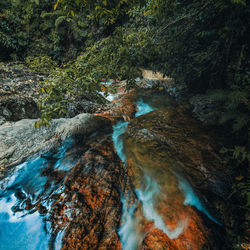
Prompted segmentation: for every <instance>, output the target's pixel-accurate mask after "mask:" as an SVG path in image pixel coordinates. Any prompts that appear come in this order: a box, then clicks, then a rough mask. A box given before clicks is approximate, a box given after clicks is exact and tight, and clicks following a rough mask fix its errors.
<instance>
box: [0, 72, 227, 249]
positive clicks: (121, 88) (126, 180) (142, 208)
mask: <svg viewBox="0 0 250 250" xmlns="http://www.w3.org/2000/svg"><path fill="white" fill-rule="evenodd" d="M144 77H148V78H144V79H142V80H139V79H138V81H137V90H135V89H132V90H130V91H126V90H125V82H120V83H118V84H117V85H116V88H117V89H118V92H117V93H110V94H109V96H108V97H106V98H107V99H108V100H110V103H109V104H107V105H105V107H104V106H102V107H101V106H99V108H97V109H93V110H92V111H94V110H95V115H93V114H79V115H77V116H75V117H73V118H61V119H55V120H52V121H51V125H50V126H49V127H45V128H39V129H36V128H35V127H34V123H35V121H37V120H34V119H22V120H19V121H16V122H10V121H8V122H6V121H5V122H4V124H2V125H1V126H0V152H1V154H0V162H1V177H0V178H3V181H2V183H1V188H2V189H3V191H2V197H5V196H6V197H7V198H6V201H4V202H5V203H6V204H8V201H11V202H13V203H15V202H14V201H15V199H16V200H17V202H16V203H15V204H14V205H13V207H12V211H14V212H15V213H19V212H20V213H22V214H26V215H27V213H28V214H33V213H35V212H38V214H37V216H38V218H40V217H41V218H43V220H45V221H46V222H49V223H50V227H49V230H48V231H49V237H50V239H49V240H47V238H46V239H44V242H47V243H46V244H49V246H50V248H53V247H54V246H55V245H56V244H58V242H60V246H61V248H62V249H69V248H70V249H72V248H74V249H88V248H91V249H121V248H122V247H123V249H125V246H133V247H135V246H136V247H139V248H140V249H197V250H198V249H207V248H210V249H228V248H227V245H226V243H225V242H226V241H227V239H225V237H224V229H223V227H222V226H221V225H222V224H223V218H222V216H221V214H220V211H219V210H218V209H217V207H218V206H220V205H221V204H223V202H224V200H225V198H226V197H227V196H228V193H229V190H230V185H231V183H230V178H228V177H229V176H230V168H228V166H227V163H226V162H225V161H224V160H223V159H221V158H220V155H219V153H218V151H219V145H218V143H217V140H216V136H214V135H213V134H212V133H210V132H208V130H207V129H206V128H205V127H203V125H202V124H201V122H199V121H197V119H195V118H193V117H192V116H191V112H190V110H191V106H190V104H188V102H187V100H185V98H184V97H183V95H185V94H184V93H185V87H178V88H175V87H174V82H173V80H172V79H169V78H163V77H161V76H159V75H157V77H156V76H155V75H154V74H152V72H147V74H146V75H144ZM155 77H156V78H155ZM16 85H18V84H16ZM5 86H6V85H5ZM105 88H107V85H105V84H104V85H103V89H104V90H105ZM6 89H7V88H6ZM178 91H181V93H180V92H178ZM35 92H36V91H35ZM38 92H39V91H38ZM11 93H12V94H13V93H14V92H10V93H9V94H6V96H7V98H10V96H11V95H12V94H11ZM33 93H34V92H33ZM167 93H168V94H167ZM169 94H171V95H172V97H173V98H171V97H170V96H169ZM37 100H38V99H36V101H37ZM176 100H178V101H176ZM184 100H185V101H184ZM36 101H35V102H36ZM144 101H145V102H147V103H149V104H150V105H151V106H152V107H150V106H149V105H148V106H147V105H145V103H144ZM93 103H94V102H93ZM81 105H85V104H84V101H83V102H82V103H81ZM96 105H99V104H96ZM144 109H145V110H144ZM152 110H155V111H152ZM92 111H91V112H92ZM150 111H152V112H150ZM78 112H81V109H77V111H76V113H78ZM147 112H149V113H148V114H145V115H143V114H144V113H147ZM14 113H15V112H14ZM73 113H74V112H73ZM25 114H27V112H25ZM135 116H136V117H137V118H134V117H135ZM19 118H20V117H19ZM19 118H18V119H19ZM4 119H6V120H7V118H6V117H5V118H4ZM8 119H14V118H8ZM118 120H122V121H126V122H124V123H123V125H125V126H124V127H122V126H121V127H119V126H113V130H121V131H116V133H118V135H120V134H122V133H124V132H125V131H126V133H125V134H124V135H123V136H121V137H118V138H117V142H115V141H114V138H113V141H112V137H111V134H112V126H111V124H112V123H113V124H116V122H117V121H118ZM128 123H129V125H128ZM118 125H119V124H118ZM127 126H128V128H127ZM126 128H127V130H126ZM67 139H72V140H73V143H68V141H67ZM122 141H124V145H123V144H122ZM65 145H66V146H65ZM57 151H58V152H57ZM2 152H3V153H2ZM123 153H125V155H124V156H122V157H121V154H123ZM118 155H119V156H120V158H119V157H118ZM24 161H25V162H24ZM22 162H24V163H23V164H21V165H19V166H17V168H15V167H13V168H11V171H7V172H6V169H8V168H9V167H12V166H15V165H17V164H20V163H22ZM32 167H33V168H34V169H33V171H34V173H33V171H31V172H30V168H32ZM19 169H21V170H20V171H19ZM34 176H35V177H36V180H35V181H34ZM5 177H6V178H5ZM6 190H7V191H6ZM8 197H9V198H8ZM10 197H12V198H10ZM13 197H16V198H13ZM0 201H1V200H0ZM13 209H14V210H13ZM9 213H10V216H12V214H11V212H9ZM41 230H42V229H41ZM45 234H46V233H45ZM58 238H59V239H58ZM131 238H132V239H133V240H134V241H135V242H132V243H131V245H129V244H130V243H129V242H130V241H131ZM124 239H125V240H124ZM133 240H132V241H133ZM126 242H127V243H126ZM124 244H125V245H124ZM127 244H128V245H127ZM130 249H132V248H130Z"/></svg>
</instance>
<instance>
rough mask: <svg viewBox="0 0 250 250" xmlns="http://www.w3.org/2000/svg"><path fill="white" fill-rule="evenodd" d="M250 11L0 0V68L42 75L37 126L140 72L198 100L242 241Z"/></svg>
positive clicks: (232, 226) (214, 3) (234, 236)
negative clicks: (223, 168)
mask: <svg viewBox="0 0 250 250" xmlns="http://www.w3.org/2000/svg"><path fill="white" fill-rule="evenodd" d="M249 16H250V5H249V3H247V1H246V0H202V1H198V0H194V1H190V0H183V1H177V0H57V1H50V0H43V1H39V0H24V1H21V0H0V62H3V63H6V62H10V61H15V62H21V63H24V64H26V65H28V66H29V67H30V68H31V69H32V70H34V71H35V72H37V73H43V74H45V75H49V80H48V81H46V82H44V83H43V86H42V92H43V99H42V100H41V103H40V109H41V119H40V121H39V122H38V123H37V125H38V126H40V125H46V124H48V123H49V121H50V120H51V119H52V118H55V117H61V116H63V114H64V113H65V112H66V111H65V107H66V104H67V102H70V101H73V100H74V98H75V96H76V95H90V96H91V98H95V99H97V100H99V99H100V101H102V99H101V98H100V96H99V95H98V91H99V90H100V89H101V85H100V82H102V81H104V80H107V81H108V80H109V79H115V80H127V88H128V89H129V88H131V87H133V86H134V85H135V79H136V78H137V77H141V70H140V69H141V68H146V69H151V70H153V71H155V72H161V73H162V74H163V75H164V76H168V77H171V78H173V79H174V80H175V83H176V85H178V84H181V83H183V82H185V84H187V86H188V91H187V94H188V95H189V96H192V95H195V94H206V95H207V96H208V98H209V100H210V102H211V103H213V104H214V107H215V109H216V110H215V111H216V112H217V115H216V116H214V117H213V119H211V121H210V123H209V126H210V128H211V129H213V130H214V131H215V132H216V133H217V134H218V135H219V137H220V139H221V141H222V144H223V147H222V148H221V155H222V156H223V157H225V159H227V160H228V162H230V165H231V166H232V167H233V175H232V176H233V178H234V179H235V180H234V185H233V190H232V193H231V195H230V196H229V197H228V200H227V202H228V214H226V215H225V216H226V217H227V219H226V221H227V222H228V225H226V230H227V234H228V235H229V237H230V238H231V241H232V245H234V246H235V248H236V249H237V247H236V246H237V243H238V242H240V241H242V240H243V239H244V238H245V237H246V232H247V228H248V227H249V225H248V223H247V218H248V217H247V216H248V212H249V204H250V203H249V202H250V200H249V197H250V193H249V177H248V173H249V169H248V167H249V161H250V152H249V146H250V141H249V136H250V128H249V123H250V118H249V114H250V61H249V55H250V53H249V52H250V36H249V30H250V20H249Z"/></svg>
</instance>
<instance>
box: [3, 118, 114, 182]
mask: <svg viewBox="0 0 250 250" xmlns="http://www.w3.org/2000/svg"><path fill="white" fill-rule="evenodd" d="M36 121H37V120H31V119H23V120H21V121H18V122H15V123H14V122H7V123H4V124H3V125H1V126H0V166H1V172H0V178H2V177H3V173H4V170H5V169H6V168H7V167H10V166H14V165H17V164H19V163H21V162H22V161H24V160H25V159H27V158H28V157H31V156H33V155H35V154H37V153H38V152H39V153H40V154H41V152H45V151H48V150H49V149H51V148H53V147H55V146H58V145H59V144H60V142H62V141H63V140H65V139H66V138H69V137H74V136H75V137H81V136H86V135H89V134H91V133H93V132H94V131H96V130H98V129H99V128H102V127H105V126H110V122H109V121H108V120H107V119H105V118H102V117H97V116H94V115H91V114H80V115H78V116H76V117H74V118H61V119H55V120H52V121H51V125H50V126H49V127H42V128H38V129H36V128H35V127H34V123H35V122H36ZM2 169H3V171H2Z"/></svg>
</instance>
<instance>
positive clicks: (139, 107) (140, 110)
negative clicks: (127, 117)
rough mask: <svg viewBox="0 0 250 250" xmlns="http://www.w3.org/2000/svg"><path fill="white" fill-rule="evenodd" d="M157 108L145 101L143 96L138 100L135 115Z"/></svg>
mask: <svg viewBox="0 0 250 250" xmlns="http://www.w3.org/2000/svg"><path fill="white" fill-rule="evenodd" d="M153 110H155V109H154V108H153V107H151V106H150V105H149V104H147V103H145V102H144V101H143V100H142V98H140V99H139V101H138V102H137V112H136V114H135V117H138V116H141V115H144V114H147V113H149V112H151V111H153Z"/></svg>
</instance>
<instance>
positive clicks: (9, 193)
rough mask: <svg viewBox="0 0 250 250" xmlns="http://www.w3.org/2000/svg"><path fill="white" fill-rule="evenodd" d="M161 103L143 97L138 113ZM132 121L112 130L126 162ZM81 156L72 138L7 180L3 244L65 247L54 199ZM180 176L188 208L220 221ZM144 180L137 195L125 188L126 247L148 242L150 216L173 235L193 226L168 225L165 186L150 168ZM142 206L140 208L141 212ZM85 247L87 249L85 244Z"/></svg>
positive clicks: (21, 248) (122, 231) (0, 206)
mask: <svg viewBox="0 0 250 250" xmlns="http://www.w3.org/2000/svg"><path fill="white" fill-rule="evenodd" d="M152 103H153V102H152ZM157 108H158V107H157V105H156V106H155V107H153V106H151V105H149V104H147V103H146V102H145V101H144V99H143V98H139V100H138V101H137V112H136V114H135V116H136V117H139V116H142V115H144V114H146V113H149V112H151V111H153V110H155V109H157ZM128 125H129V122H124V121H120V122H118V123H117V124H116V125H114V126H113V134H112V140H113V144H114V147H115V150H116V152H117V154H118V156H119V158H120V159H121V161H122V162H123V163H124V165H125V166H126V164H127V159H126V155H125V154H124V143H123V140H122V135H123V134H124V133H125V132H126V130H127V127H128ZM80 155H81V147H79V146H77V145H75V144H74V141H73V140H67V141H65V142H64V143H63V145H62V146H61V147H60V148H58V149H57V150H54V151H53V152H50V153H47V154H44V155H40V156H36V157H34V158H32V159H29V160H28V161H26V162H24V163H22V164H20V165H18V166H16V167H15V169H14V171H12V172H11V173H10V174H9V176H7V177H6V178H4V179H3V180H1V182H0V249H5V250H8V249H16V250H26V249H37V250H38V249H41V250H42V249H43V250H44V249H61V247H62V241H63V237H64V230H63V227H62V228H60V227H59V228H58V229H57V230H55V229H54V228H52V224H51V213H50V212H51V211H52V206H54V205H52V200H51V199H50V198H51V197H52V196H53V197H56V195H57V194H60V193H61V192H62V189H63V181H64V180H65V178H66V176H67V173H69V172H70V171H71V169H72V168H73V166H74V165H75V164H76V163H77V161H78V158H79V157H80ZM176 178H177V180H178V188H179V192H180V193H181V194H182V195H183V196H184V201H183V202H182V203H183V207H184V208H185V207H190V206H191V207H195V209H196V210H198V211H200V212H202V213H203V214H205V216H206V217H207V218H208V219H209V220H212V221H215V220H214V219H213V217H212V216H211V215H210V214H209V213H208V211H207V210H206V208H205V207H204V206H203V205H202V203H201V201H200V200H199V198H198V197H197V196H196V194H195V192H194V191H193V189H192V188H191V185H189V183H188V182H187V180H185V179H184V178H183V177H180V176H178V175H176ZM141 179H142V183H143V184H142V185H137V186H135V190H133V195H134V196H135V197H136V199H134V198H131V197H130V194H131V192H125V193H121V204H122V209H121V210H122V213H121V220H120V226H119V227H118V228H117V233H118V235H119V238H120V241H121V246H122V249H124V250H133V249H138V248H139V247H140V245H141V244H142V241H143V240H144V238H145V230H144V231H143V230H141V229H140V227H141V224H142V221H143V220H144V224H145V223H146V222H145V221H147V222H148V221H150V223H151V227H152V224H153V225H154V226H153V227H154V228H157V229H158V230H161V231H162V232H163V233H164V234H165V235H167V237H168V238H169V239H177V238H178V237H179V235H180V234H181V233H182V232H183V230H185V227H187V225H188V219H187V220H186V219H181V220H179V221H178V222H176V223H175V225H170V226H169V225H167V224H166V220H165V219H164V216H163V215H162V214H161V213H160V209H159V208H158V206H157V204H156V202H157V197H158V196H159V195H160V194H162V190H163V189H164V187H161V183H158V182H157V179H154V177H153V176H150V175H149V174H148V173H147V172H145V173H143V176H142V177H141ZM164 195H165V194H162V196H164ZM138 206H140V209H139V210H140V212H138V211H137V212H136V210H138ZM68 213H70V211H69V212H68ZM69 218H70V216H69ZM82 249H85V248H84V245H83V246H82ZM86 249H87V248H86ZM147 249H150V248H147ZM153 249H158V248H153ZM159 249H160V248H159ZM190 249H196V248H190Z"/></svg>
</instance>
